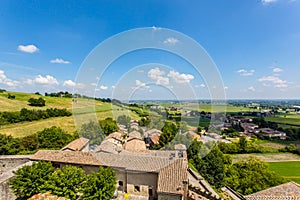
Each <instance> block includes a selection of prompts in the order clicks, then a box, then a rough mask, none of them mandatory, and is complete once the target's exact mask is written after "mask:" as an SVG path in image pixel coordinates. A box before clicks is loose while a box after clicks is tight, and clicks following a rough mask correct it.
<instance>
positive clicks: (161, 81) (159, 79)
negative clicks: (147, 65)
mask: <svg viewBox="0 0 300 200" xmlns="http://www.w3.org/2000/svg"><path fill="white" fill-rule="evenodd" d="M148 77H149V78H151V79H152V80H154V81H155V82H156V84H158V85H168V84H169V78H168V77H166V76H165V72H164V71H162V70H160V69H159V68H158V67H156V68H153V69H150V70H149V71H148Z"/></svg>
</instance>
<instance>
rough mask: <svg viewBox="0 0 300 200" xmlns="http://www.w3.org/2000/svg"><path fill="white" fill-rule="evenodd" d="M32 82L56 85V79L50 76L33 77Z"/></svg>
mask: <svg viewBox="0 0 300 200" xmlns="http://www.w3.org/2000/svg"><path fill="white" fill-rule="evenodd" d="M34 82H35V83H39V84H43V85H58V81H57V79H56V78H54V77H53V76H50V75H46V76H42V75H38V76H37V77H35V79H34Z"/></svg>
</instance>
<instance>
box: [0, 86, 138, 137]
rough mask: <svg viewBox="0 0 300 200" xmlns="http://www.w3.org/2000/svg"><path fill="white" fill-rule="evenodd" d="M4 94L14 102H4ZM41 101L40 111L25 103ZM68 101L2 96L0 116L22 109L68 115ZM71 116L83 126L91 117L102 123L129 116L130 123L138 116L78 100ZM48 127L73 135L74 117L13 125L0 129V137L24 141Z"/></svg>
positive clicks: (53, 98) (8, 100) (34, 96)
mask: <svg viewBox="0 0 300 200" xmlns="http://www.w3.org/2000/svg"><path fill="white" fill-rule="evenodd" d="M8 93H9V94H11V95H14V96H15V99H8V98H7V97H8ZM39 97H42V98H44V99H45V100H46V106H44V107H32V106H29V105H28V99H30V98H39ZM72 104H73V102H72V99H71V98H61V97H48V96H40V95H36V94H28V93H21V92H2V93H0V112H4V111H7V112H12V111H20V110H21V109H22V108H27V109H47V108H60V109H62V108H66V109H68V110H70V111H72ZM74 107H76V108H75V109H74V110H73V113H76V121H77V124H82V123H86V122H88V121H89V116H91V115H95V114H96V117H97V119H98V120H101V119H105V118H107V117H112V118H114V119H116V118H117V117H118V116H119V115H122V114H129V115H130V116H131V118H132V119H138V115H136V114H135V113H133V112H131V111H128V110H127V109H124V108H122V107H120V106H117V105H112V104H111V103H104V102H100V101H93V100H86V99H79V100H77V101H76V102H74ZM52 126H57V127H60V128H62V129H63V130H65V131H67V132H69V133H73V132H74V131H76V128H77V127H76V126H75V122H74V115H73V116H70V117H55V118H48V119H43V120H38V121H32V122H20V123H16V124H9V125H3V126H0V133H1V134H7V135H12V136H14V137H24V136H26V135H30V134H33V133H36V132H37V131H41V130H43V129H44V128H50V127H52Z"/></svg>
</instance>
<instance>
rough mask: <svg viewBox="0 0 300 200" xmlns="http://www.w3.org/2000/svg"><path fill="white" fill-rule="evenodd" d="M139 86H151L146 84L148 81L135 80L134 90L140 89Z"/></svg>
mask: <svg viewBox="0 0 300 200" xmlns="http://www.w3.org/2000/svg"><path fill="white" fill-rule="evenodd" d="M139 88H150V87H149V86H147V85H146V83H143V82H142V81H140V80H135V86H134V87H132V89H133V90H136V89H139Z"/></svg>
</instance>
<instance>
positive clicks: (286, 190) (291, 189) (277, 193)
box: [245, 182, 300, 200]
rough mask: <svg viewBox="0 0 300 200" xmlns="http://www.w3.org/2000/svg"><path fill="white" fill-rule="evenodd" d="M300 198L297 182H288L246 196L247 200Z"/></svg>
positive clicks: (299, 186) (299, 188)
mask: <svg viewBox="0 0 300 200" xmlns="http://www.w3.org/2000/svg"><path fill="white" fill-rule="evenodd" d="M296 197H297V198H300V185H299V184H297V183H295V182H288V183H284V184H282V185H278V186H275V187H272V188H269V189H266V190H262V191H260V192H256V193H254V194H250V195H247V196H245V198H246V199H247V200H254V199H255V200H261V199H277V200H280V199H297V198H296Z"/></svg>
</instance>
